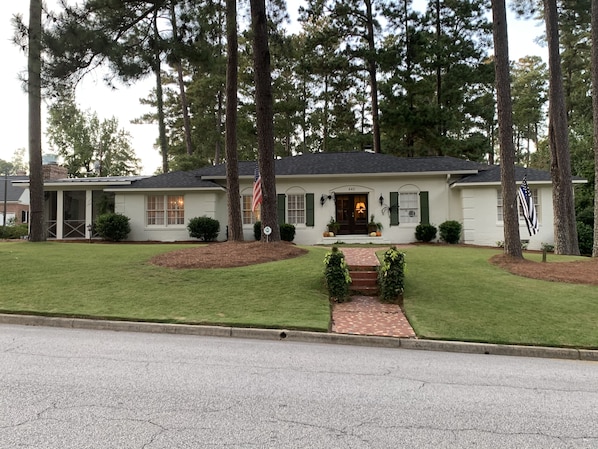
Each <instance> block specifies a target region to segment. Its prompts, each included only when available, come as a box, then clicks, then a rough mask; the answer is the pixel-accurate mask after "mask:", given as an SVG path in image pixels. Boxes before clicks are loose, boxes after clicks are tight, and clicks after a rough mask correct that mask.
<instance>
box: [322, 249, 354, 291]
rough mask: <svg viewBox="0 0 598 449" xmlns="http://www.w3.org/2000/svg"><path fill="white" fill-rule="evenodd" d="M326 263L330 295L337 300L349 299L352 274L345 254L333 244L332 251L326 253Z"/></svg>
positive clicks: (325, 271) (327, 285)
mask: <svg viewBox="0 0 598 449" xmlns="http://www.w3.org/2000/svg"><path fill="white" fill-rule="evenodd" d="M324 264H325V265H326V268H325V269H324V276H325V277H326V287H327V288H328V297H329V298H330V299H331V300H332V301H336V302H345V301H347V300H348V299H349V284H350V283H351V276H350V275H349V267H348V266H347V262H346V261H345V255H344V254H343V253H342V252H341V251H339V249H338V247H336V246H333V247H332V251H331V252H328V253H326V257H324Z"/></svg>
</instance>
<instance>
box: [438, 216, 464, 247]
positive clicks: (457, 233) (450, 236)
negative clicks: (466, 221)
mask: <svg viewBox="0 0 598 449" xmlns="http://www.w3.org/2000/svg"><path fill="white" fill-rule="evenodd" d="M461 228H462V226H461V223H459V222H458V221H455V220H448V221H445V222H444V223H442V224H441V225H440V226H439V227H438V230H439V232H440V239H441V240H442V241H444V242H446V243H451V244H455V243H459V240H460V239H461Z"/></svg>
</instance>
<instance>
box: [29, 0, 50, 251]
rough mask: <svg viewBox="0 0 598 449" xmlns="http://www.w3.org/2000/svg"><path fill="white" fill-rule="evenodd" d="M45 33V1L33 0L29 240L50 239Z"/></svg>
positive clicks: (31, 17) (30, 68) (30, 16)
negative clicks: (43, 83)
mask: <svg viewBox="0 0 598 449" xmlns="http://www.w3.org/2000/svg"><path fill="white" fill-rule="evenodd" d="M41 35H42V0H30V3H29V55H28V62H27V66H28V67H27V94H28V100H29V195H30V196H29V210H30V215H29V219H30V229H29V239H30V240H31V241H32V242H43V241H45V240H46V228H45V223H44V179H43V171H42V120H41V104H42V93H41V46H42V44H41V37H42V36H41Z"/></svg>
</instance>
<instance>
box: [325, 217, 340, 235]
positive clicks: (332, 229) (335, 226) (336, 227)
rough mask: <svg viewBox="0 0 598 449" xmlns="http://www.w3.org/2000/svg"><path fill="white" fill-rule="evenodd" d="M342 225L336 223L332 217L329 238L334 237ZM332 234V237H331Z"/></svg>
mask: <svg viewBox="0 0 598 449" xmlns="http://www.w3.org/2000/svg"><path fill="white" fill-rule="evenodd" d="M340 227H341V225H340V224H339V222H338V221H336V219H335V218H334V217H330V221H329V222H328V233H329V235H328V236H329V237H334V236H335V235H336V234H337V233H338V231H339V229H340ZM330 234H332V235H330Z"/></svg>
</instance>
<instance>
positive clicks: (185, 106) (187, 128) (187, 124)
mask: <svg viewBox="0 0 598 449" xmlns="http://www.w3.org/2000/svg"><path fill="white" fill-rule="evenodd" d="M175 6H176V2H175V1H173V2H172V3H171V4H170V22H171V24H172V37H173V39H174V41H175V42H176V43H178V41H179V31H178V25H177V17H176V9H175ZM174 68H175V70H176V73H177V80H178V84H179V95H180V99H181V110H182V112H183V129H184V132H185V149H186V150H187V154H188V155H189V156H191V155H192V154H193V142H192V140H191V119H190V117H189V101H188V100H187V89H186V88H185V79H184V77H183V65H182V64H181V59H180V57H179V55H177V56H176V62H175V63H174Z"/></svg>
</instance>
